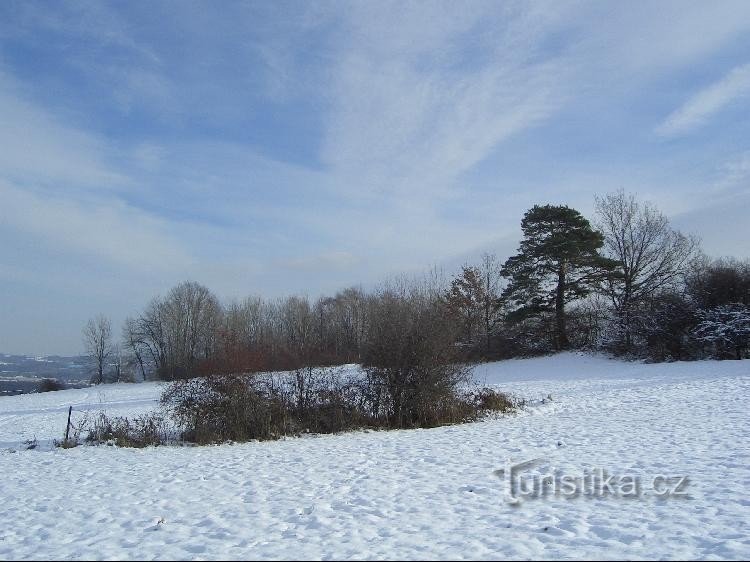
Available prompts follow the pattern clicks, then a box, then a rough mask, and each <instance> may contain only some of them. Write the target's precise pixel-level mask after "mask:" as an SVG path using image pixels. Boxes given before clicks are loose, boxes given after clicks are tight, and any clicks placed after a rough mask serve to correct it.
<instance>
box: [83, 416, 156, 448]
mask: <svg viewBox="0 0 750 562" xmlns="http://www.w3.org/2000/svg"><path fill="white" fill-rule="evenodd" d="M166 436H167V431H166V428H165V423H164V418H162V417H161V416H160V415H159V414H156V413H149V414H144V415H142V416H137V417H135V418H132V419H130V418H126V417H120V416H117V417H112V418H110V417H108V416H107V415H106V414H104V413H101V414H99V416H98V417H97V418H95V419H94V421H93V422H92V423H91V424H90V426H89V427H88V435H87V437H86V442H87V443H92V444H102V443H112V444H114V445H117V446H118V447H137V448H141V447H148V446H152V445H153V446H156V445H161V444H163V443H164V442H165V441H166V440H167V438H166Z"/></svg>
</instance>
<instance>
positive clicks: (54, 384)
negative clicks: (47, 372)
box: [36, 379, 66, 392]
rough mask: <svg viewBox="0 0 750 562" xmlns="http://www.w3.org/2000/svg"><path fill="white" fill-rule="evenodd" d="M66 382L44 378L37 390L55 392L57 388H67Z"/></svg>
mask: <svg viewBox="0 0 750 562" xmlns="http://www.w3.org/2000/svg"><path fill="white" fill-rule="evenodd" d="M65 388H66V386H65V384H63V383H61V382H60V381H58V380H56V379H42V380H41V382H40V383H39V386H38V387H37V390H36V391H37V392H55V391H57V390H65Z"/></svg>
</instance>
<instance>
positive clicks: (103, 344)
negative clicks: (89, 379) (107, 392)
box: [83, 314, 112, 384]
mask: <svg viewBox="0 0 750 562" xmlns="http://www.w3.org/2000/svg"><path fill="white" fill-rule="evenodd" d="M83 345H84V346H85V349H86V353H87V354H88V355H89V357H91V359H92V361H93V362H94V365H95V368H96V372H95V374H94V377H93V382H94V384H101V383H103V382H104V368H105V367H106V365H107V360H108V359H109V356H110V355H111V354H112V326H111V324H110V321H109V318H107V317H106V316H104V315H103V314H100V315H99V316H96V317H95V318H92V319H90V320H89V321H88V322H87V323H86V326H84V328H83Z"/></svg>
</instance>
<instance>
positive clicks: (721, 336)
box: [693, 304, 750, 359]
mask: <svg viewBox="0 0 750 562" xmlns="http://www.w3.org/2000/svg"><path fill="white" fill-rule="evenodd" d="M699 316H700V323H699V324H698V325H697V326H696V327H695V329H694V330H693V333H694V334H695V337H696V339H697V340H698V341H699V342H701V343H703V344H707V345H708V346H710V349H711V352H712V354H713V355H714V356H715V357H717V358H727V357H734V358H735V359H742V358H744V357H747V356H748V350H749V349H750V306H747V305H744V304H727V305H723V306H718V307H716V308H713V309H711V310H704V311H701V312H700V313H699Z"/></svg>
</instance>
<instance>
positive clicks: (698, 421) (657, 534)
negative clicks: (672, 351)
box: [0, 354, 750, 559]
mask: <svg viewBox="0 0 750 562" xmlns="http://www.w3.org/2000/svg"><path fill="white" fill-rule="evenodd" d="M476 376H477V378H478V379H480V380H483V381H486V382H487V383H490V384H496V385H498V386H499V387H500V388H502V389H506V390H510V391H512V392H514V393H516V394H518V395H519V396H523V397H527V398H529V399H532V400H535V401H537V402H535V405H534V406H531V407H530V408H529V409H528V410H527V411H525V412H524V413H522V414H520V415H517V416H514V417H509V418H504V419H498V420H489V421H484V422H480V423H475V424H467V425H461V426H453V427H445V428H438V429H431V430H415V431H396V432H356V433H350V434H343V435H333V436H321V437H308V438H300V439H289V440H285V441H279V442H267V443H247V444H243V445H223V446H214V447H201V448H167V447H160V448H156V449H145V450H129V449H116V448H111V447H98V448H95V447H79V448H77V449H72V450H53V451H39V450H35V451H25V450H21V451H18V452H9V451H8V450H7V448H8V447H14V448H17V447H18V445H19V442H20V441H22V440H23V439H26V438H30V437H33V436H34V435H36V437H37V438H38V439H40V440H41V439H52V438H55V437H59V435H60V432H61V431H62V429H63V428H64V423H65V419H64V418H65V415H66V412H67V410H66V407H67V405H68V404H73V405H74V407H76V408H79V409H85V408H91V409H98V408H104V409H106V410H108V411H109V412H111V413H115V414H123V413H137V412H142V411H145V410H147V409H149V408H151V407H153V406H155V401H156V399H157V398H158V392H159V387H158V385H156V384H142V385H110V386H106V387H102V388H101V389H100V390H99V389H94V390H92V389H82V390H72V391H63V392H58V393H48V394H43V395H27V396H16V397H6V398H0V443H1V444H2V447H3V448H4V449H5V450H3V451H0V471H1V472H2V478H0V498H2V502H0V521H2V522H3V524H2V526H0V558H2V559H7V558H35V557H41V558H97V559H102V558H110V559H112V558H183V557H184V558H188V559H195V558H202V559H205V558H231V559H236V558H259V557H260V558H297V557H304V558H317V559H320V558H370V557H374V558H401V557H403V558H498V557H499V558H507V557H511V558H589V559H616V558H629V559H633V558H654V557H655V558H709V559H710V558H743V557H747V556H748V555H750V528H749V527H750V498H749V497H748V496H747V490H748V489H750V440H749V439H748V437H747V428H748V427H750V423H749V422H750V408H748V399H750V361H742V362H739V361H725V362H713V361H703V362H695V363H672V364H665V365H644V364H637V363H623V362H618V361H611V360H607V359H604V358H600V357H590V356H582V355H576V354H562V355H557V356H554V357H546V358H539V359H530V360H514V361H505V362H501V363H494V364H489V365H484V366H481V367H479V368H477V369H476ZM548 394H552V397H553V400H552V402H549V401H548V400H545V403H544V404H541V403H539V402H538V400H539V399H541V398H543V397H546V396H547V395H548ZM508 458H510V459H512V460H513V461H524V460H530V459H541V460H540V461H539V463H538V465H537V466H536V467H535V470H538V471H540V472H541V473H543V474H545V473H548V472H550V471H552V470H553V469H557V470H558V471H564V472H566V473H571V474H575V473H579V472H581V471H584V470H587V469H593V468H604V469H606V470H607V471H609V472H610V473H612V474H625V473H627V474H636V475H638V476H639V477H642V478H643V482H650V479H651V478H653V476H655V475H659V474H667V475H682V476H685V475H687V476H689V477H690V483H689V486H688V492H689V494H690V497H689V498H668V499H660V498H657V497H656V496H655V494H653V493H650V490H648V489H646V490H644V493H643V494H642V495H641V496H640V497H637V498H623V497H589V496H581V497H577V498H566V497H539V498H528V499H525V500H524V501H523V502H522V503H520V504H518V505H511V504H510V503H508V502H507V501H506V500H505V498H504V494H505V492H506V491H507V490H506V489H505V485H506V483H505V482H504V481H503V480H502V479H501V478H499V477H498V476H497V475H496V474H495V471H496V470H497V469H499V468H502V467H503V466H504V465H505V462H506V459H508ZM162 518H163V521H164V522H163V523H160V524H157V521H159V520H160V519H162Z"/></svg>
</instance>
